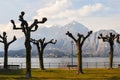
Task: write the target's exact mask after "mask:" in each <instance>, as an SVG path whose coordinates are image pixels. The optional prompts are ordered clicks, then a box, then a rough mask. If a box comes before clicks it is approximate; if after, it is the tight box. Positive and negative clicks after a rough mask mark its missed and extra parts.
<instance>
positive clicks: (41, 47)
mask: <svg viewBox="0 0 120 80" xmlns="http://www.w3.org/2000/svg"><path fill="white" fill-rule="evenodd" d="M31 42H32V43H33V44H35V45H36V47H37V50H38V56H39V65H40V69H41V70H44V61H43V53H44V49H45V47H46V46H47V45H48V44H50V43H51V44H55V43H56V42H57V40H55V41H54V39H51V40H50V41H48V42H45V38H43V39H39V40H35V39H31Z"/></svg>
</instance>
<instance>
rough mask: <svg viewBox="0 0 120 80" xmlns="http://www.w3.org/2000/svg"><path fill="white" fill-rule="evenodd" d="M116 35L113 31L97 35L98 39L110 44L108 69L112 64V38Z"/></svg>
mask: <svg viewBox="0 0 120 80" xmlns="http://www.w3.org/2000/svg"><path fill="white" fill-rule="evenodd" d="M115 38H116V36H115V34H113V33H110V34H109V35H106V36H103V35H102V34H100V36H98V39H102V40H103V42H108V43H109V45H110V52H109V60H110V63H109V69H112V64H113V52H114V48H113V45H114V40H115Z"/></svg>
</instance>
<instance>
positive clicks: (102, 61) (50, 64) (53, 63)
mask: <svg viewBox="0 0 120 80" xmlns="http://www.w3.org/2000/svg"><path fill="white" fill-rule="evenodd" d="M3 62H4V59H3V58H0V64H1V65H2V64H3ZM71 62H72V59H71V58H44V65H45V68H58V67H66V65H68V64H71ZM113 62H114V66H115V67H118V64H120V58H119V57H118V58H116V57H115V58H113ZM8 64H12V65H14V64H15V65H20V68H25V64H26V59H25V58H8ZM73 64H77V58H73ZM31 65H32V68H38V67H39V59H38V58H31ZM108 65H109V58H107V57H106V58H101V57H89V58H83V67H84V68H94V67H96V68H97V67H106V66H108Z"/></svg>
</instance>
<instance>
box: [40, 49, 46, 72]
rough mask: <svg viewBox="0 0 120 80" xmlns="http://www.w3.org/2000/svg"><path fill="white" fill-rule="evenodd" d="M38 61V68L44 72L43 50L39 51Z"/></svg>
mask: <svg viewBox="0 0 120 80" xmlns="http://www.w3.org/2000/svg"><path fill="white" fill-rule="evenodd" d="M39 60H40V68H41V70H45V68H44V63H43V50H41V52H40V54H39Z"/></svg>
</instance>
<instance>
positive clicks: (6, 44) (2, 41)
mask: <svg viewBox="0 0 120 80" xmlns="http://www.w3.org/2000/svg"><path fill="white" fill-rule="evenodd" d="M0 38H1V39H2V40H0V42H1V43H3V44H4V69H8V67H7V65H8V48H9V45H10V44H11V43H13V42H14V41H15V40H16V37H15V36H14V37H13V40H12V41H10V42H8V41H7V35H6V32H3V36H1V35H0Z"/></svg>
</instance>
